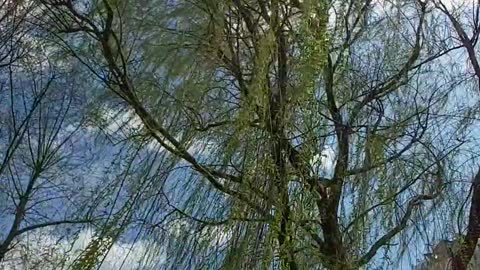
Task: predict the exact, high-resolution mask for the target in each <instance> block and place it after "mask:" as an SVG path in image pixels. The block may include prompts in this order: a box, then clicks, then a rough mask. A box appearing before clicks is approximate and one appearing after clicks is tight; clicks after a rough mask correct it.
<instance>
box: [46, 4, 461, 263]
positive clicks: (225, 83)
mask: <svg viewBox="0 0 480 270" xmlns="http://www.w3.org/2000/svg"><path fill="white" fill-rule="evenodd" d="M38 2H39V4H41V5H42V6H41V11H39V13H38V14H39V16H38V20H39V25H42V27H44V29H45V30H46V31H48V32H49V33H50V34H51V39H52V41H53V42H56V43H57V45H58V47H57V48H61V49H62V50H63V51H64V52H67V53H68V54H69V55H70V56H72V57H73V58H74V59H77V60H79V61H80V62H81V63H82V64H83V65H84V66H85V68H86V69H85V70H86V72H89V74H91V76H93V77H94V78H96V80H97V81H98V82H100V83H102V84H103V86H104V87H105V88H106V89H108V92H106V93H102V96H101V97H102V98H104V99H105V100H106V101H102V102H103V103H102V104H104V105H105V104H106V106H110V107H111V108H117V109H118V108H125V109H128V110H130V112H132V113H133V114H134V115H135V116H136V117H137V118H138V119H139V121H141V123H142V128H141V129H142V131H141V132H140V133H141V135H142V136H143V137H145V136H146V137H148V138H149V139H150V140H152V141H153V142H155V143H156V144H158V145H159V146H160V148H159V149H158V151H157V153H162V155H166V157H168V162H173V164H175V166H174V168H173V169H172V168H171V169H169V170H166V171H162V172H159V175H165V174H167V175H169V177H167V178H166V179H165V178H163V176H162V177H161V179H159V180H158V181H159V182H161V184H158V189H159V190H158V192H159V193H161V194H162V196H160V197H157V196H155V197H153V199H151V200H153V201H155V200H159V201H163V202H165V203H166V206H165V207H164V208H162V209H163V210H165V211H167V210H169V211H167V213H168V214H165V212H161V211H159V212H158V213H156V214H155V215H156V218H152V219H149V220H148V221H145V220H144V222H143V223H142V226H145V227H148V228H149V232H150V233H151V235H153V236H155V237H156V238H158V239H160V240H162V241H166V242H167V243H168V245H166V247H167V249H166V250H164V252H165V253H166V254H169V255H171V256H170V257H169V259H166V260H164V261H162V262H161V263H160V265H162V266H163V267H165V268H179V267H180V268H182V267H196V268H202V269H203V268H214V267H225V268H231V269H251V268H257V267H258V268H269V267H274V268H278V267H282V268H287V269H316V268H319V269H320V268H326V269H358V268H361V267H363V266H365V265H367V264H371V265H375V264H377V263H379V262H378V260H377V258H378V256H379V253H380V252H382V253H384V254H385V256H389V257H392V256H393V255H392V254H396V255H395V256H393V257H396V258H397V259H398V260H400V259H401V257H402V256H401V254H403V253H402V251H404V247H405V245H407V244H408V242H409V239H410V238H409V236H410V235H411V234H412V231H413V230H415V227H412V226H411V225H412V224H414V223H415V222H418V221H421V220H422V219H426V218H427V217H428V216H429V214H428V213H431V211H430V212H429V210H431V209H432V206H433V205H435V204H434V203H435V202H437V201H441V199H442V197H441V196H439V195H441V194H442V191H443V190H444V187H445V178H446V177H447V176H448V174H447V173H446V172H445V168H446V167H447V165H448V164H449V160H450V158H451V157H453V156H454V154H455V153H456V151H457V150H458V149H459V148H460V147H461V145H462V144H463V142H464V140H462V136H463V134H462V133H460V132H457V131H456V130H455V129H454V128H452V127H453V126H454V125H453V124H452V123H451V119H446V120H445V119H443V118H442V119H439V118H436V117H434V116H435V115H438V114H439V112H445V111H448V110H451V107H449V106H447V105H446V104H447V103H448V102H447V101H448V93H449V91H450V90H451V89H452V87H455V85H453V84H451V83H449V80H448V78H447V77H445V76H443V75H444V74H442V69H438V70H436V72H433V71H432V69H434V68H438V67H440V66H441V65H442V63H438V62H435V60H436V59H438V58H439V57H442V56H443V55H445V54H446V53H447V52H448V51H449V50H450V49H451V48H449V47H448V46H446V47H445V46H439V44H438V43H435V39H434V38H430V37H429V35H428V34H429V32H428V31H426V29H427V27H426V25H427V23H428V24H430V23H432V22H431V21H430V20H429V14H430V13H431V10H432V9H433V8H434V6H433V5H431V4H430V3H429V2H428V1H420V0H418V1H380V2H376V1H370V0H365V1H360V0H351V1H329V0H324V1H311V0H310V1H308V0H304V1H299V0H289V1H287V0H231V1H210V0H191V1H159V0H157V1H156V0H151V1H113V0H111V1H109V0H103V1H79V2H76V1H71V0H43V1H38ZM441 45H444V44H441ZM96 98H97V97H96ZM118 101H121V103H120V105H119V103H118ZM99 102H100V101H99ZM448 104H449V103H448ZM102 106H103V105H102ZM325 156H327V157H325ZM152 205H153V203H152ZM420 213H422V214H420ZM425 213H427V214H425ZM178 220H181V221H184V222H183V223H182V222H177V221H178ZM172 224H175V226H179V227H178V230H176V232H175V233H174V234H168V235H165V231H167V230H165V229H166V228H167V227H169V226H170V227H171V226H173V225H172ZM179 224H180V225H179ZM162 229H163V230H162ZM107 235H110V234H108V233H107ZM109 237H110V236H109ZM107 238H108V237H107ZM107 242H108V241H107ZM181 242H184V244H181ZM394 242H399V243H401V244H402V245H400V246H398V245H397V246H396V247H394V245H393V243H394ZM164 244H165V243H164ZM107 246H108V244H107ZM96 251H99V252H100V251H101V252H100V253H102V252H106V250H103V249H98V248H97V249H96ZM99 252H97V253H92V254H94V255H95V256H100V255H101V254H100V253H99ZM87 253H88V252H87ZM88 254H90V253H88ZM99 254H100V255H99ZM398 254H400V255H398ZM88 256H91V255H88ZM87 259H88V258H87ZM87 259H85V258H84V259H83V260H80V262H83V261H85V260H87ZM89 262H91V261H89ZM96 263H98V261H94V263H93V264H91V263H83V264H81V265H83V266H84V267H86V268H91V267H93V266H94V265H95V264H96ZM380 263H381V264H385V263H387V262H385V260H384V261H383V262H380ZM79 265H80V264H79ZM79 265H77V266H78V267H80V266H79Z"/></svg>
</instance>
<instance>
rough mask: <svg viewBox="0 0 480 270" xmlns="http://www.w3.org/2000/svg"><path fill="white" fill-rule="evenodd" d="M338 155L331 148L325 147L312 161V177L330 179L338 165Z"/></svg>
mask: <svg viewBox="0 0 480 270" xmlns="http://www.w3.org/2000/svg"><path fill="white" fill-rule="evenodd" d="M336 159H337V157H336V153H335V150H333V149H332V148H331V147H325V148H324V149H323V150H322V151H321V152H320V153H319V154H316V155H314V156H313V157H312V159H311V160H310V166H311V167H312V172H311V173H312V176H315V175H316V176H321V177H329V176H331V175H332V173H333V169H334V167H335V163H336Z"/></svg>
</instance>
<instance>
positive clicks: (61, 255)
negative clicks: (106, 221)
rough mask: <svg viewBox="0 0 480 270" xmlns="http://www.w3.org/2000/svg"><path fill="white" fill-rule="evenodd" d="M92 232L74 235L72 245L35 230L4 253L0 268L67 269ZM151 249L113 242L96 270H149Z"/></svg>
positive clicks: (158, 258)
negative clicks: (148, 259)
mask: <svg viewBox="0 0 480 270" xmlns="http://www.w3.org/2000/svg"><path fill="white" fill-rule="evenodd" d="M94 235H95V232H94V231H93V230H91V229H85V230H83V231H81V232H80V233H79V234H78V238H77V239H76V240H75V241H74V242H73V244H72V243H71V242H70V241H68V240H66V239H62V238H61V237H59V236H55V235H54V234H52V231H46V230H37V231H36V232H34V233H30V234H29V235H27V236H26V237H23V238H22V239H21V240H20V242H19V243H18V244H17V245H16V246H15V247H14V249H13V250H11V251H10V252H9V253H7V257H6V259H5V261H4V262H3V263H1V264H0V269H2V270H54V269H62V268H68V267H62V263H61V261H62V260H64V261H66V263H65V264H64V265H67V266H68V265H69V264H71V263H72V262H73V260H74V259H75V258H76V257H77V256H78V254H80V252H81V251H82V250H84V249H85V248H86V247H87V246H88V244H89V243H90V242H91V241H92V240H93V239H94ZM152 250H158V249H157V248H153V245H152V244H151V243H148V242H146V241H144V240H139V241H136V242H134V243H130V242H117V243H115V244H113V246H112V248H111V249H110V251H109V252H108V254H107V256H106V258H105V260H104V262H103V264H102V266H101V267H100V270H118V269H123V270H134V269H149V268H150V267H149V265H148V263H149V262H146V261H145V258H146V257H147V256H148V254H150V253H151V251H152ZM159 253H160V254H155V260H156V261H155V265H159V264H162V263H164V262H165V261H166V255H165V252H162V250H161V249H160V251H159Z"/></svg>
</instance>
